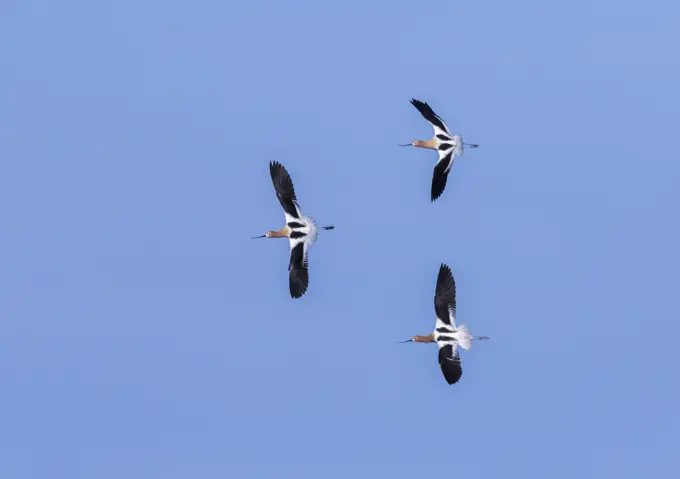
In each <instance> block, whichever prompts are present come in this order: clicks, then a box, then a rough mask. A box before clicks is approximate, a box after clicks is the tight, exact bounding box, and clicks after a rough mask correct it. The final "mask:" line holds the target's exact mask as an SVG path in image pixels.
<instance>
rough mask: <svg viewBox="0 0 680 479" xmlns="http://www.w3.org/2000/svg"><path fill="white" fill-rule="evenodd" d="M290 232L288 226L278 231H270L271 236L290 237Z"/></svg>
mask: <svg viewBox="0 0 680 479" xmlns="http://www.w3.org/2000/svg"><path fill="white" fill-rule="evenodd" d="M289 234H290V230H289V229H288V226H284V227H283V228H281V229H280V230H278V231H270V232H269V237H270V238H288V235H289Z"/></svg>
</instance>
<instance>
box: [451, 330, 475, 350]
mask: <svg viewBox="0 0 680 479" xmlns="http://www.w3.org/2000/svg"><path fill="white" fill-rule="evenodd" d="M453 337H454V338H456V341H458V344H459V345H460V347H461V348H463V349H464V350H466V351H467V350H469V349H470V348H471V347H472V336H471V335H470V332H469V331H468V328H467V326H466V325H464V324H461V325H460V326H458V327H457V328H456V332H455V333H453Z"/></svg>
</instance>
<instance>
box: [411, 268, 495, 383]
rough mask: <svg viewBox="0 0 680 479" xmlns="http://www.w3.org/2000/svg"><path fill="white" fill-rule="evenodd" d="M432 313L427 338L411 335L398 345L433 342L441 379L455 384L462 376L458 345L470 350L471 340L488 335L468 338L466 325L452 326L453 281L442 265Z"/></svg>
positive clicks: (453, 309)
mask: <svg viewBox="0 0 680 479" xmlns="http://www.w3.org/2000/svg"><path fill="white" fill-rule="evenodd" d="M434 311H435V314H436V317H437V320H436V322H435V329H434V331H433V332H432V333H430V334H428V335H427V336H413V337H412V338H411V339H409V340H407V341H401V342H402V343H410V342H414V343H434V342H436V343H437V347H438V348H439V366H440V367H441V368H442V373H443V374H444V379H446V382H447V383H449V384H456V383H457V382H458V380H459V379H460V377H461V376H462V375H463V368H462V367H461V364H460V354H459V353H458V346H460V347H461V348H463V349H465V350H466V351H467V350H469V349H470V348H471V347H472V340H474V339H476V340H483V339H489V337H488V336H472V335H470V333H469V332H468V329H467V326H465V324H461V325H460V326H456V282H455V281H454V279H453V274H451V268H449V267H448V266H447V265H445V264H443V263H442V265H441V266H440V267H439V276H438V277H437V287H436V289H435V293H434Z"/></svg>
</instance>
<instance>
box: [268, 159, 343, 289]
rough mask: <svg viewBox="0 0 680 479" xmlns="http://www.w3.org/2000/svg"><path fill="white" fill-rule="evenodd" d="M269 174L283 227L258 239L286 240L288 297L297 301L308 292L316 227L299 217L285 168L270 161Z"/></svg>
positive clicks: (295, 199) (304, 218)
mask: <svg viewBox="0 0 680 479" xmlns="http://www.w3.org/2000/svg"><path fill="white" fill-rule="evenodd" d="M269 172H270V174H271V177H272V182H273V183H274V190H275V191H276V197H277V198H278V199H279V202H280V203H281V206H282V207H283V212H284V215H285V218H286V224H285V226H283V227H282V228H281V229H280V230H277V231H268V232H267V233H265V234H264V235H262V236H258V237H257V238H288V241H289V244H290V262H289V263H288V278H289V279H288V284H289V288H290V295H291V297H293V298H300V297H302V296H303V295H304V294H305V293H306V292H307V287H308V286H309V270H308V258H309V250H310V248H311V247H312V246H314V244H316V239H317V237H318V235H319V226H317V224H316V222H315V221H314V219H313V218H311V217H310V216H306V215H303V214H302V211H301V209H300V205H299V204H298V202H297V197H296V196H295V188H294V187H293V181H292V180H291V178H290V175H289V174H288V171H286V169H285V168H284V166H283V165H281V164H280V163H278V162H276V161H274V162H270V163H269ZM321 228H323V229H326V230H332V229H334V228H335V227H334V226H323V227H321Z"/></svg>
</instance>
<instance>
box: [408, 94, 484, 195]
mask: <svg viewBox="0 0 680 479" xmlns="http://www.w3.org/2000/svg"><path fill="white" fill-rule="evenodd" d="M411 104H412V105H413V106H415V107H416V108H417V109H418V111H419V112H420V114H421V115H423V117H424V118H425V119H426V120H427V121H428V122H429V123H430V125H432V128H434V136H433V137H432V138H430V139H429V140H426V141H422V140H415V141H412V142H411V143H407V144H406V145H399V146H417V147H420V148H429V149H431V150H437V152H438V153H439V161H438V162H437V164H436V165H435V167H434V174H433V175H432V194H431V201H434V200H436V199H437V198H439V197H440V196H441V194H442V193H443V192H444V188H446V179H447V177H448V176H449V171H451V167H452V166H453V159H454V158H455V157H456V155H458V156H463V150H464V146H469V147H470V148H477V147H478V146H479V145H477V144H474V143H464V142H463V137H462V136H460V135H451V133H450V132H449V129H448V127H447V126H446V123H444V120H442V119H441V118H439V116H438V115H437V114H436V113H435V112H434V111H432V108H430V105H428V104H427V103H425V102H422V101H419V100H416V99H415V98H413V99H411Z"/></svg>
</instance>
